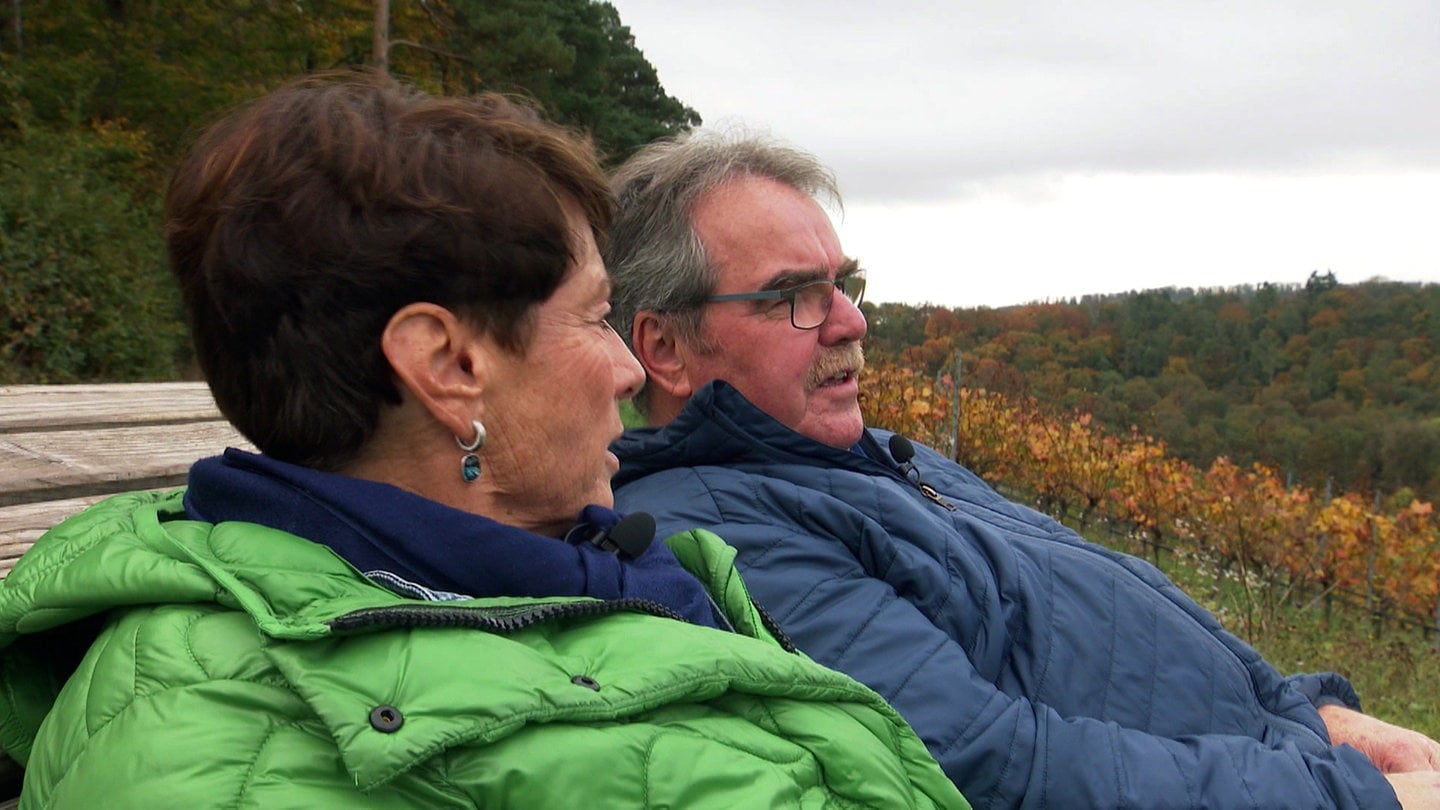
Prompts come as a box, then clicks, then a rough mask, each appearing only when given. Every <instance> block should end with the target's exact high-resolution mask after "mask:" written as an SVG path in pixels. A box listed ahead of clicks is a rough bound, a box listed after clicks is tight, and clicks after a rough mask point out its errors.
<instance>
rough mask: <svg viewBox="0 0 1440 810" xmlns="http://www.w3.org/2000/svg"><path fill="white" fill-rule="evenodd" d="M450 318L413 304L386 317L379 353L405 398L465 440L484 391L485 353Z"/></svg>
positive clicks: (434, 308)
mask: <svg viewBox="0 0 1440 810" xmlns="http://www.w3.org/2000/svg"><path fill="white" fill-rule="evenodd" d="M479 344H480V342H479V341H478V340H476V339H475V334H474V330H472V329H471V328H469V327H468V326H467V325H466V324H464V323H463V322H461V321H460V319H459V318H457V317H456V316H455V313H453V312H451V311H450V310H448V309H446V308H444V307H442V306H439V305H438V304H430V303H413V304H407V305H405V306H404V307H401V308H400V309H399V310H397V311H396V312H395V314H394V315H392V316H390V321H389V323H387V324H385V331H384V332H382V333H381V335H380V350H381V351H382V352H384V354H385V359H386V360H387V361H389V363H390V368H391V369H392V370H393V371H394V372H395V376H396V377H397V378H399V380H400V383H401V384H402V385H404V386H405V388H407V389H408V390H409V391H410V394H411V395H412V396H414V397H415V399H416V400H417V401H418V402H419V403H420V404H421V405H422V406H423V407H424V408H425V409H426V410H427V411H429V412H430V415H431V416H432V417H434V418H435V420H436V421H438V422H440V423H441V424H443V425H444V426H445V427H446V429H447V430H449V431H450V432H451V433H453V434H454V435H456V436H469V435H470V433H471V432H472V428H471V424H470V423H471V420H473V419H476V418H477V416H478V413H477V410H476V405H477V403H478V402H479V401H480V392H481V391H482V390H483V389H484V381H485V368H484V364H485V359H486V358H485V353H484V352H483V351H482V349H481V347H480V345H479Z"/></svg>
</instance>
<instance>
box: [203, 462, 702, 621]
mask: <svg viewBox="0 0 1440 810" xmlns="http://www.w3.org/2000/svg"><path fill="white" fill-rule="evenodd" d="M189 484H190V486H189V489H188V491H187V492H186V495H185V511H186V515H187V516H188V517H191V518H193V519H196V520H202V521H205V522H209V523H217V524H218V523H223V522H226V521H243V522H246V523H255V524H259V525H262V526H268V527H270V528H275V529H280V530H282V531H285V532H289V533H291V534H294V535H298V536H300V537H304V538H306V539H308V540H311V541H313V542H316V543H320V544H321V545H324V546H327V547H329V548H330V549H331V550H332V551H334V552H335V553H336V554H337V555H339V556H340V557H341V558H343V559H344V560H345V561H346V562H348V563H350V564H351V565H353V566H354V567H355V568H357V569H359V570H360V571H362V572H365V573H367V574H376V575H380V576H379V578H380V579H382V580H387V581H388V580H391V579H392V578H391V577H385V576H383V574H390V575H394V576H396V577H399V578H401V579H403V580H405V581H407V582H410V583H413V584H416V585H419V586H422V587H423V588H425V589H429V590H431V591H435V592H439V593H440V595H442V596H450V597H458V598H464V597H494V596H528V597H552V596H590V597H594V598H598V599H618V598H639V599H648V600H651V601H656V602H659V603H661V604H664V605H666V606H667V607H669V608H671V609H672V610H674V611H675V612H677V613H679V614H680V615H682V616H684V617H685V618H686V619H688V620H689V621H691V622H693V623H696V624H703V625H707V626H711V627H717V626H720V622H719V620H718V619H717V617H716V616H715V614H714V610H713V607H712V606H711V603H710V599H709V596H708V595H707V594H706V593H705V589H704V588H703V587H702V586H701V585H700V583H699V582H698V581H697V580H696V579H695V578H694V577H692V576H690V574H689V573H687V572H686V571H685V570H684V569H682V568H681V567H680V565H679V563H678V562H676V560H675V557H674V555H673V554H672V553H671V552H670V550H669V549H668V548H666V546H665V544H663V543H651V544H650V546H649V547H648V548H646V550H645V551H644V552H643V553H641V554H640V555H639V556H638V557H636V558H634V559H629V558H621V557H619V556H618V555H616V554H613V553H610V552H607V551H603V550H601V549H600V548H599V547H598V546H596V545H594V544H592V543H590V542H589V541H588V538H590V537H591V536H593V535H594V534H596V533H597V532H601V531H605V530H608V529H609V528H610V527H612V526H613V525H614V524H615V522H616V521H617V520H618V519H619V515H618V514H617V513H615V512H613V511H611V510H609V509H605V508H603V507H599V506H590V507H587V508H586V509H585V511H584V512H582V514H581V525H580V530H579V531H575V532H572V533H571V537H572V539H571V540H570V541H569V542H565V541H560V540H556V539H554V538H549V537H542V536H540V535H537V534H534V533H532V532H529V531H526V530H524V529H520V528H517V527H514V526H509V525H506V524H503V523H499V522H496V521H493V520H490V519H488V518H485V517H482V516H480V515H474V514H471V513H469V512H464V511H461V510H459V509H453V508H451V507H449V506H446V505H444V504H441V503H438V502H436V501H432V500H429V499H427V498H422V497H420V496H418V495H415V494H413V493H410V492H406V491H405V490H402V489H400V488H399V487H394V486H391V485H389V484H382V483H379V482H375V481H367V480H363V479H359V478H351V477H349V476H344V475H338V474H335V473H325V472H320V471H317V470H312V469H309V468H306V467H301V466H297V465H294V464H287V463H285V462H281V461H276V460H275V459H271V458H267V457H265V456H263V455H256V454H253V453H246V452H243V451H241V450H236V449H234V448H231V449H228V450H226V451H225V454H224V455H223V456H217V457H213V458H208V459H202V460H201V461H199V462H196V464H195V465H194V466H193V467H192V468H191V470H190V481H189Z"/></svg>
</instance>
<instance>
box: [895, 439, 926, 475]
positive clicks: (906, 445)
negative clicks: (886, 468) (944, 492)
mask: <svg viewBox="0 0 1440 810" xmlns="http://www.w3.org/2000/svg"><path fill="white" fill-rule="evenodd" d="M890 457H891V458H893V459H895V463H896V464H899V465H900V470H901V471H902V472H904V473H905V475H907V476H908V475H910V473H911V472H914V473H915V477H916V478H917V479H918V478H919V477H920V473H919V471H918V470H916V469H915V465H914V464H912V463H910V459H912V458H915V445H913V444H911V443H910V440H909V439H907V438H905V437H904V436H901V435H900V434H899V433H896V434H893V435H891V437H890Z"/></svg>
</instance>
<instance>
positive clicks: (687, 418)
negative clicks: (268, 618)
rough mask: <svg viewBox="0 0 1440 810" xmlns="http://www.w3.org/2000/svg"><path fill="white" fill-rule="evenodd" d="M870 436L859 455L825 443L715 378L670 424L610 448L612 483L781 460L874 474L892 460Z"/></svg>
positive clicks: (628, 435) (630, 433) (629, 434)
mask: <svg viewBox="0 0 1440 810" xmlns="http://www.w3.org/2000/svg"><path fill="white" fill-rule="evenodd" d="M871 433H872V431H871V430H870V429H869V428H867V429H866V430H865V433H864V435H862V437H861V441H860V445H859V447H860V450H861V452H855V451H852V450H840V449H837V448H834V447H831V446H829V445H827V444H822V443H820V442H817V441H815V440H814V439H811V438H810V437H808V436H806V435H804V434H801V433H797V432H796V431H794V430H792V429H790V428H789V427H786V426H785V425H783V424H781V423H780V422H779V421H778V420H776V419H775V418H774V417H773V416H771V415H770V414H768V413H766V412H765V411H763V410H761V409H760V408H758V407H757V406H756V405H755V404H754V403H752V402H750V400H748V399H746V398H745V395H744V394H742V393H740V391H739V389H737V388H735V386H733V385H731V384H729V383H727V382H725V381H724V380H715V381H713V382H710V383H707V384H706V385H704V386H702V387H701V388H700V390H699V391H696V392H695V394H694V395H693V396H691V397H690V401H689V402H687V403H686V404H685V407H684V408H683V409H681V411H680V413H679V414H678V415H677V416H676V417H675V418H674V419H673V420H671V421H670V423H669V424H667V425H665V426H663V427H658V428H631V429H630V430H627V431H625V435H623V436H621V437H620V438H619V439H618V440H616V442H615V443H614V444H613V445H611V447H610V449H611V451H612V452H614V453H615V455H616V457H617V458H619V459H620V472H619V473H617V474H616V476H615V479H614V482H613V483H614V485H615V488H616V489H619V488H621V487H623V486H625V485H626V484H629V483H632V482H634V481H636V480H639V479H641V478H644V477H645V476H647V475H650V474H652V473H656V472H660V471H662V470H667V469H670V468H673V467H687V466H700V465H715V466H737V465H742V464H746V463H770V462H774V461H775V460H776V458H777V457H786V458H791V459H793V460H797V461H803V462H805V463H810V464H816V465H820V466H826V467H842V468H847V469H852V470H855V471H857V472H864V473H869V474H874V473H875V472H876V469H875V463H876V461H875V460H876V459H879V460H880V462H881V463H882V464H883V465H885V466H887V467H888V466H889V460H888V458H889V457H888V456H887V455H885V454H884V453H882V452H880V445H879V444H876V442H875V439H874V437H873V436H871V435H870V434H871ZM872 454H876V455H874V456H873V458H872Z"/></svg>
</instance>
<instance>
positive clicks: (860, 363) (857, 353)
mask: <svg viewBox="0 0 1440 810" xmlns="http://www.w3.org/2000/svg"><path fill="white" fill-rule="evenodd" d="M864 368H865V349H864V348H862V347H861V346H860V344H859V343H858V342H856V343H846V344H845V345H843V346H836V347H834V348H830V349H826V350H825V353H824V354H822V355H820V357H819V358H818V359H816V361H815V362H814V363H813V364H812V365H811V366H810V372H809V373H808V374H806V375H805V390H807V391H814V390H815V389H816V388H819V387H820V386H821V385H822V384H823V383H824V382H825V381H826V380H828V379H830V378H831V377H834V376H835V375H837V374H844V373H853V374H857V375H858V374H859V373H860V372H861V371H862V370H864Z"/></svg>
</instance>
